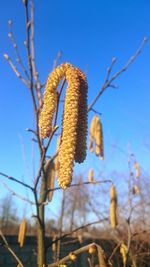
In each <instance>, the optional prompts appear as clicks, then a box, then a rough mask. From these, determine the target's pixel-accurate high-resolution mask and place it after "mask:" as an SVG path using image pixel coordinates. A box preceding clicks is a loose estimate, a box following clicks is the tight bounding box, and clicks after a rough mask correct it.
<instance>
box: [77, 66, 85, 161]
mask: <svg viewBox="0 0 150 267" xmlns="http://www.w3.org/2000/svg"><path fill="white" fill-rule="evenodd" d="M77 72H78V75H79V80H80V94H79V103H78V122H77V137H76V138H77V143H76V150H75V161H76V162H78V163H81V162H83V161H84V160H85V158H86V149H87V146H86V138H87V113H88V112H87V108H88V107H87V89H88V85H87V81H86V77H85V75H84V74H83V73H82V72H81V71H80V70H79V69H77Z"/></svg>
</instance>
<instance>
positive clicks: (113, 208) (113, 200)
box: [110, 185, 118, 228]
mask: <svg viewBox="0 0 150 267" xmlns="http://www.w3.org/2000/svg"><path fill="white" fill-rule="evenodd" d="M110 223H111V226H112V228H116V226H117V224H118V218H117V192H116V188H115V186H114V185H113V186H111V188H110Z"/></svg>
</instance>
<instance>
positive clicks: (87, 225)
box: [46, 218, 108, 249]
mask: <svg viewBox="0 0 150 267" xmlns="http://www.w3.org/2000/svg"><path fill="white" fill-rule="evenodd" d="M104 221H108V218H103V219H101V220H98V221H94V222H91V223H87V224H84V225H82V226H79V227H77V228H76V229H74V230H72V231H71V232H69V233H66V234H64V235H61V236H60V237H58V238H56V239H55V240H53V241H52V242H51V243H50V244H48V245H47V247H46V249H48V248H49V247H51V246H52V245H53V244H54V243H56V242H58V241H59V240H62V239H64V238H66V237H67V236H69V235H72V234H73V233H75V232H77V231H79V230H81V229H84V228H86V227H89V226H91V225H93V224H98V223H102V222H104Z"/></svg>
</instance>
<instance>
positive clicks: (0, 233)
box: [0, 230, 24, 267]
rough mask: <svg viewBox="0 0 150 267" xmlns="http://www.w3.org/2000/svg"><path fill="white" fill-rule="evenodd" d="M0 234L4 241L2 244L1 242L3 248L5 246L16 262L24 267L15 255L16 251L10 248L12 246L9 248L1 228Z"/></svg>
mask: <svg viewBox="0 0 150 267" xmlns="http://www.w3.org/2000/svg"><path fill="white" fill-rule="evenodd" d="M0 236H1V238H2V240H3V242H4V244H2V246H3V247H4V248H6V249H7V250H8V251H9V252H10V254H11V255H12V256H13V257H14V258H15V260H16V261H17V263H18V264H19V266H20V267H24V265H23V263H22V261H21V260H20V259H19V258H18V256H17V255H16V253H15V252H14V251H13V250H12V248H11V247H10V245H9V244H8V242H7V240H6V238H5V236H4V235H3V233H2V231H1V230H0Z"/></svg>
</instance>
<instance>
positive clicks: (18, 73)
mask: <svg viewBox="0 0 150 267" xmlns="http://www.w3.org/2000/svg"><path fill="white" fill-rule="evenodd" d="M3 56H4V58H5V59H6V60H7V62H8V64H9V65H10V67H11V69H12V71H13V72H14V73H15V74H16V76H17V78H19V79H20V80H21V81H22V82H23V83H24V84H25V85H26V86H27V87H28V88H29V84H28V81H27V80H26V79H24V78H23V76H22V75H21V73H20V72H19V70H18V69H17V67H16V66H15V65H14V63H13V61H12V59H11V58H10V57H9V55H8V54H6V53H5V54H3Z"/></svg>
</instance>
